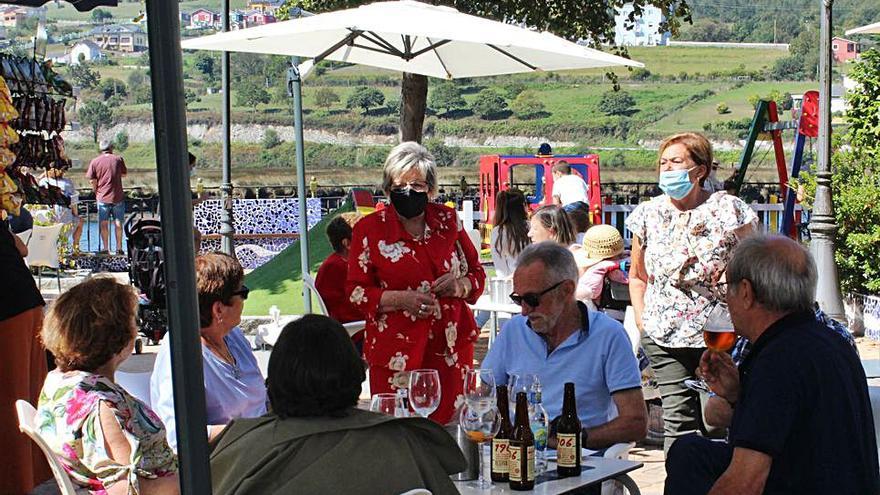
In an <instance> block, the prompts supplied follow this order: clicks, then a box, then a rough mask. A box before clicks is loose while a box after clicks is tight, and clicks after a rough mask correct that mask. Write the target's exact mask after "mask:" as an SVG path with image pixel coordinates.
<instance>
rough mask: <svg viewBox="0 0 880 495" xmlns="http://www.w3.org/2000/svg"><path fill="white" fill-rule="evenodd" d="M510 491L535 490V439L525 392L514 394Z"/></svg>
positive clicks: (509, 463)
mask: <svg viewBox="0 0 880 495" xmlns="http://www.w3.org/2000/svg"><path fill="white" fill-rule="evenodd" d="M508 466H509V467H510V489H511V490H515V491H527V490H533V489H534V488H535V437H534V435H532V428H531V426H530V425H529V403H528V399H527V398H526V393H525V392H517V394H516V422H515V423H514V424H513V434H512V435H511V436H510V460H509V462H508Z"/></svg>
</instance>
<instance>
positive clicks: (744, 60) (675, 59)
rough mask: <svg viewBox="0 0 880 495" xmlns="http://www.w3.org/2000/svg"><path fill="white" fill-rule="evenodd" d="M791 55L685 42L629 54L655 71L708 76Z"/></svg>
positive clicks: (760, 66) (762, 67)
mask: <svg viewBox="0 0 880 495" xmlns="http://www.w3.org/2000/svg"><path fill="white" fill-rule="evenodd" d="M787 55H788V52H787V51H786V50H772V49H766V48H715V47H702V46H699V47H690V46H688V47H684V46H657V47H647V46H631V47H629V56H630V58H631V59H633V60H637V61H639V62H642V63H643V64H645V68H646V69H648V70H649V71H651V73H652V74H658V75H663V76H678V75H679V74H681V73H683V72H685V73H687V74H688V75H689V76H694V75H695V74H697V73H700V74H702V75H703V76H706V75H707V74H709V73H710V72H712V71H725V70H731V69H736V68H738V67H739V66H741V65H742V66H743V67H744V69H745V70H746V71H764V72H768V71H769V69H770V68H771V67H773V64H774V63H775V62H776V60H777V59H780V58H782V57H785V56H787ZM604 72H605V71H604V70H602V69H588V70H581V71H570V72H565V73H562V74H584V75H601V74H602V73H604ZM612 72H614V73H615V74H617V75H618V76H619V77H627V76H628V75H629V74H630V71H629V70H628V69H626V68H625V67H621V68H616V69H614V70H613V71H612Z"/></svg>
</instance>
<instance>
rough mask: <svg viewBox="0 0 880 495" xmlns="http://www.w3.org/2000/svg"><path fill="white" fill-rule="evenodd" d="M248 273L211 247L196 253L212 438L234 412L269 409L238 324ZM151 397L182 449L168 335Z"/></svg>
mask: <svg viewBox="0 0 880 495" xmlns="http://www.w3.org/2000/svg"><path fill="white" fill-rule="evenodd" d="M243 279H244V270H242V268H241V265H240V264H239V263H238V261H237V260H236V259H235V258H233V257H232V256H229V255H228V254H225V253H208V254H203V255H200V256H197V257H196V289H197V291H198V296H199V324H200V326H201V328H200V329H199V334H200V336H201V340H202V365H203V372H204V375H205V406H206V409H207V411H206V412H207V416H208V418H207V419H208V438H209V439H211V438H214V436H216V435H217V434H218V433H219V432H220V431H222V430H223V428H224V427H225V426H226V424H227V423H229V421H231V420H232V419H234V418H255V417H258V416H262V415H263V414H265V413H266V404H267V397H266V385H265V381H264V379H263V375H262V373H261V372H260V369H259V367H258V366H257V358H256V357H255V356H254V353H253V351H252V350H251V346H250V343H249V342H248V341H247V339H245V338H244V334H243V333H242V331H241V329H240V328H238V324H239V323H240V322H241V311H242V309H243V307H244V301H245V299H247V296H248V288H247V287H246V286H244V285H242V283H241V282H242V280H243ZM150 399H151V402H152V406H153V409H155V410H156V412H157V413H158V414H159V416H160V417H161V418H162V421H163V422H164V423H165V425H166V429H167V431H168V443H169V444H171V446H172V447H174V448H175V449H176V448H177V434H176V424H175V422H174V398H173V395H172V387H171V349H170V347H169V339H168V338H167V337H166V338H165V339H164V340H163V341H162V347H161V348H160V349H159V354H158V356H156V364H155V366H154V368H153V376H152V377H151V378H150Z"/></svg>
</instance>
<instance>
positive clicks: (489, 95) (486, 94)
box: [471, 88, 507, 119]
mask: <svg viewBox="0 0 880 495" xmlns="http://www.w3.org/2000/svg"><path fill="white" fill-rule="evenodd" d="M506 109H507V102H506V101H504V97H503V96H501V94H499V93H498V91H495V90H494V89H491V88H487V89H484V90H482V91H480V92H479V93H477V97H476V98H474V101H473V102H472V103H471V110H473V112H474V114H476V115H478V116H479V117H480V118H482V119H489V118H492V117H496V116H498V115H499V114H500V113H501V112H503V111H504V110H506Z"/></svg>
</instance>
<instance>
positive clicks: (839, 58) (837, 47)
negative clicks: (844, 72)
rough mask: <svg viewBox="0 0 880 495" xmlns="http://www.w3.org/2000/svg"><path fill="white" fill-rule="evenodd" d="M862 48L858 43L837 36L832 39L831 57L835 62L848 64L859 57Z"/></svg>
mask: <svg viewBox="0 0 880 495" xmlns="http://www.w3.org/2000/svg"><path fill="white" fill-rule="evenodd" d="M861 51H862V48H861V47H860V46H859V43H858V42H857V41H852V40H848V39H846V38H841V37H839V36H835V37H833V38H831V56H832V57H834V61H835V62H846V61H847V60H852V59H854V58H858V57H859V53H861Z"/></svg>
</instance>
